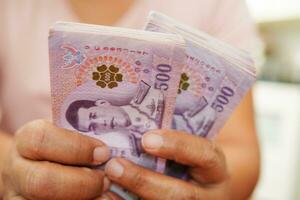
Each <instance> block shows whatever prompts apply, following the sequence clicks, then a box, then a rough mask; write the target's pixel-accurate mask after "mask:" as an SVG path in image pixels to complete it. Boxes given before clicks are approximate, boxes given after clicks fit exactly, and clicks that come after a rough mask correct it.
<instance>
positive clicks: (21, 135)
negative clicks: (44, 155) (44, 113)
mask: <svg viewBox="0 0 300 200" xmlns="http://www.w3.org/2000/svg"><path fill="white" fill-rule="evenodd" d="M49 127H50V123H49V122H47V121H46V120H35V121H32V122H29V123H28V124H26V125H25V126H23V127H22V128H21V129H20V130H19V131H18V132H17V149H18V151H19V152H20V153H21V154H22V155H24V156H34V157H36V156H37V157H38V156H39V155H40V153H41V151H42V150H43V146H44V145H45V141H46V140H45V139H46V137H47V129H48V128H49Z"/></svg>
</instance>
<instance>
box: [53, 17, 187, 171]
mask: <svg viewBox="0 0 300 200" xmlns="http://www.w3.org/2000/svg"><path fill="white" fill-rule="evenodd" d="M49 53H50V55H49V56H50V74H51V94H52V111H53V121H54V123H55V125H57V126H58V127H62V128H66V129H70V130H73V131H75V132H79V133H81V134H83V135H86V136H90V137H93V138H96V139H99V140H101V141H103V142H104V143H106V144H107V145H108V146H109V148H110V151H111V157H123V158H126V159H129V160H131V161H133V162H135V163H136V164H139V165H141V166H143V167H146V168H149V169H152V170H156V171H160V172H163V171H164V168H165V160H163V159H160V158H156V157H154V156H150V155H149V154H146V153H145V152H144V151H143V149H142V145H141V138H142V135H143V134H144V133H146V132H147V131H149V130H153V129H160V128H171V125H172V116H173V111H174V107H175V102H176V96H177V92H178V85H179V80H180V77H179V74H180V72H181V71H182V66H183V64H184V61H185V43H184V41H183V39H182V38H181V37H178V36H176V35H173V34H164V33H153V32H147V31H138V30H131V29H122V28H114V27H104V26H94V25H84V24H76V23H65V22H58V23H57V24H55V25H54V27H53V28H52V29H51V30H50V35H49Z"/></svg>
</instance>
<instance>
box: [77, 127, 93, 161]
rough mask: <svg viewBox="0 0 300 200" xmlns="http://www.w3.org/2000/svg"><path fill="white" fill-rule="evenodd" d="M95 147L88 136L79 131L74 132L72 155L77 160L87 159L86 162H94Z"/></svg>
mask: <svg viewBox="0 0 300 200" xmlns="http://www.w3.org/2000/svg"><path fill="white" fill-rule="evenodd" d="M93 149H94V148H93V144H92V142H90V140H89V138H86V137H84V136H82V135H81V134H79V133H75V134H74V142H73V145H72V155H74V157H75V158H74V159H75V160H86V162H92V161H93V156H92V155H93ZM83 158H84V159H83Z"/></svg>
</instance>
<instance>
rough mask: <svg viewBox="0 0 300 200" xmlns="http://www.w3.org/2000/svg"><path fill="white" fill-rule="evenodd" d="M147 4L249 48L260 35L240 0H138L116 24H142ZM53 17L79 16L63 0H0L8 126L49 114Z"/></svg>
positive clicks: (1, 108)
mask: <svg viewBox="0 0 300 200" xmlns="http://www.w3.org/2000/svg"><path fill="white" fill-rule="evenodd" d="M150 10H157V11H161V12H163V13H165V14H167V15H170V16H171V17H174V18H176V19H178V20H180V21H182V22H184V23H187V24H189V25H192V26H194V27H196V28H199V29H201V30H202V31H205V32H207V33H209V34H211V35H213V36H215V37H217V38H219V39H222V40H224V41H226V42H229V43H231V44H232V45H234V46H236V47H239V48H243V49H247V50H250V51H252V50H253V49H254V48H255V44H257V42H258V41H259V40H258V37H257V35H256V32H255V28H254V26H253V22H252V20H251V18H250V17H249V14H248V11H247V9H246V6H245V3H244V1H242V0H209V1H207V0H184V1H182V0H163V1H162V0H151V1H146V0H137V1H136V3H135V4H134V5H133V6H132V7H131V8H130V9H129V10H128V12H127V13H126V14H125V15H124V17H123V18H122V19H121V20H120V21H119V22H118V23H116V26H123V27H131V28H142V27H143V26H144V23H145V18H146V16H147V14H148V12H149V11H150ZM58 20H60V21H77V22H78V21H79V20H78V18H77V17H76V16H75V14H74V13H73V11H72V10H71V8H70V5H69V4H68V1H67V0H51V1H50V0H43V1H41V0H22V1H19V0H1V1H0V27H1V30H0V122H1V128H5V129H6V130H7V131H10V132H14V131H15V130H16V129H17V128H19V127H20V126H21V125H23V124H24V123H26V122H28V121H30V120H33V119H37V118H46V119H51V104H50V83H49V69H48V30H49V27H50V26H51V25H52V24H53V23H54V22H55V21H58Z"/></svg>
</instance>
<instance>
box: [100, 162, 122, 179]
mask: <svg viewBox="0 0 300 200" xmlns="http://www.w3.org/2000/svg"><path fill="white" fill-rule="evenodd" d="M123 172H124V167H123V166H122V165H121V164H120V163H119V162H118V161H117V160H116V159H113V160H111V161H109V162H108V163H107V164H106V167H105V173H106V174H107V175H108V176H111V177H114V178H120V177H121V176H122V175H123Z"/></svg>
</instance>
